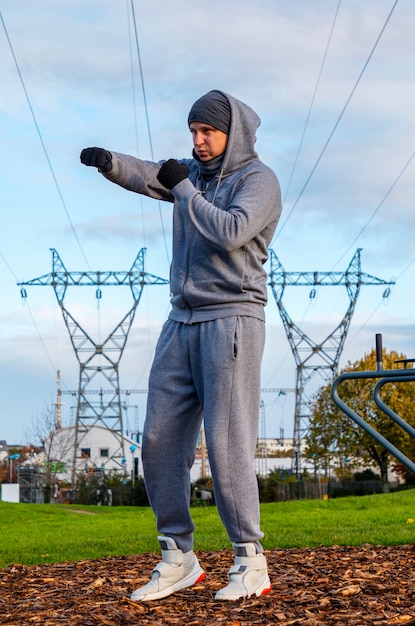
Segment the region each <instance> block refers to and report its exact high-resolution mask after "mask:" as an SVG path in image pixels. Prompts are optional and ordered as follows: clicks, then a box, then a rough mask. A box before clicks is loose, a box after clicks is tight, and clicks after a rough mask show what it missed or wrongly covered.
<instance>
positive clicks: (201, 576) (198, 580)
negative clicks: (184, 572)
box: [193, 572, 206, 585]
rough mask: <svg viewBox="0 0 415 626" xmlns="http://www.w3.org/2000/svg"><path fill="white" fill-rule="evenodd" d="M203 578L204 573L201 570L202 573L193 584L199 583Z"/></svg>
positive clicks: (204, 576)
mask: <svg viewBox="0 0 415 626" xmlns="http://www.w3.org/2000/svg"><path fill="white" fill-rule="evenodd" d="M205 578H206V573H205V572H202V574H200V576H199V578H198V579H197V580H196V581H195V582H194V583H193V584H194V585H197V583H201V582H202V580H205Z"/></svg>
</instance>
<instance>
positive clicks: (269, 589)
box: [261, 585, 272, 596]
mask: <svg viewBox="0 0 415 626" xmlns="http://www.w3.org/2000/svg"><path fill="white" fill-rule="evenodd" d="M270 591H272V585H270V586H269V587H267V588H266V589H264V590H263V591H261V596H265V595H266V594H267V593H269V592H270Z"/></svg>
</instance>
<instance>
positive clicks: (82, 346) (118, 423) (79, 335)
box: [18, 248, 169, 482]
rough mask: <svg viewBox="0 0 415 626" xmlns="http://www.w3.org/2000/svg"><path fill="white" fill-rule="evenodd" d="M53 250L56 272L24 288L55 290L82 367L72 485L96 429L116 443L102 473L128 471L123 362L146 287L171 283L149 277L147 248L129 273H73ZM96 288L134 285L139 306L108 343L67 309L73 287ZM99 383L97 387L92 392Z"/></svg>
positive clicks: (113, 332) (25, 283)
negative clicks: (97, 338)
mask: <svg viewBox="0 0 415 626" xmlns="http://www.w3.org/2000/svg"><path fill="white" fill-rule="evenodd" d="M51 251H52V272H51V273H50V274H45V275H43V276H40V277H39V278H33V279H32V280H29V281H27V282H22V283H18V284H19V285H22V295H23V296H25V295H26V292H25V289H24V288H23V286H33V285H42V286H44V285H48V286H52V287H53V289H54V291H55V295H56V299H57V301H58V303H59V306H60V309H61V312H62V316H63V319H64V321H65V325H66V328H67V329H68V332H69V336H70V339H71V343H72V347H73V349H74V351H75V355H76V358H77V360H78V362H79V385H78V395H77V407H76V421H75V442H74V455H73V466H72V481H73V482H74V480H75V475H76V472H78V471H80V470H81V469H82V463H84V464H85V450H84V451H83V453H82V448H81V446H82V439H83V438H84V437H85V436H86V434H87V433H88V431H89V430H90V429H91V428H92V427H93V426H100V427H101V428H106V429H107V430H108V432H109V433H110V434H111V435H112V436H113V437H114V438H115V445H114V451H113V453H112V454H110V455H109V456H108V457H107V458H106V459H105V462H104V463H103V465H101V469H105V466H106V465H107V464H108V463H109V461H111V460H112V461H114V462H115V463H116V464H117V465H118V466H119V468H120V469H124V466H125V453H124V438H123V424H122V405H121V395H120V383H119V362H120V360H121V357H122V354H123V351H124V348H125V345H126V343H127V338H128V334H129V332H130V329H131V326H132V323H133V321H134V316H135V312H136V310H137V306H138V304H139V302H140V298H141V294H142V291H143V288H144V286H145V285H166V284H168V282H169V281H168V280H166V279H163V278H159V277H157V276H153V275H152V274H147V273H146V272H145V271H144V254H145V248H142V249H141V250H140V251H139V253H138V255H137V257H136V259H135V261H134V263H133V264H132V266H131V269H130V270H129V271H123V272H119V271H115V272H114V271H104V272H100V271H98V272H92V271H87V272H68V270H67V269H66V267H65V266H64V264H63V262H62V260H61V258H60V257H59V255H58V253H57V252H56V250H54V249H53V248H52V249H51ZM73 286H75V287H81V286H88V287H91V286H96V287H97V290H96V296H97V298H100V297H101V288H102V287H107V286H128V287H130V290H131V294H132V296H133V304H132V306H131V308H130V310H129V311H128V313H126V315H125V316H124V317H123V319H122V320H121V322H119V324H117V326H116V327H115V328H114V330H112V332H110V334H109V335H108V337H107V338H106V339H105V340H104V341H103V342H102V343H97V342H95V341H94V340H93V339H92V338H91V337H90V335H89V334H88V333H87V332H86V331H85V330H84V329H83V328H82V327H81V326H80V324H79V323H78V322H77V321H76V319H75V318H74V317H73V315H72V314H71V313H70V312H69V311H68V309H67V308H66V307H65V305H64V298H65V294H66V290H67V289H68V287H73ZM92 383H94V386H95V388H94V389H91V388H90V387H91V384H92Z"/></svg>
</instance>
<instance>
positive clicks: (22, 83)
mask: <svg viewBox="0 0 415 626" xmlns="http://www.w3.org/2000/svg"><path fill="white" fill-rule="evenodd" d="M0 20H1V23H2V25H3V29H4V33H5V35H6V39H7V43H8V44H9V48H10V52H11V55H12V57H13V61H14V64H15V66H16V70H17V74H18V76H19V79H20V84H21V86H22V89H23V92H24V94H25V97H26V102H27V104H28V107H29V110H30V113H31V116H32V119H33V122H34V125H35V128H36V131H37V135H38V137H39V140H40V143H41V146H42V149H43V153H44V155H45V158H46V161H47V163H48V166H49V170H50V173H51V175H52V178H53V182H54V183H55V187H56V190H57V192H58V196H59V199H60V201H61V204H62V206H63V209H64V211H65V213H66V217H67V219H68V222H69V225H70V227H71V229H72V232H73V235H74V237H75V240H76V242H77V244H78V247H79V249H80V251H81V254H82V256H83V258H84V260H85V263H86V264H87V267H88V269H91V268H90V266H89V263H88V260H87V258H86V255H85V253H84V250H83V248H82V246H81V242H80V240H79V238H78V235H77V233H76V231H75V227H74V225H73V223H72V220H71V217H70V215H69V211H68V208H67V206H66V203H65V200H64V198H63V195H62V192H61V189H60V186H59V183H58V180H57V178H56V175H55V171H54V169H53V166H52V162H51V160H50V158H49V154H48V151H47V149H46V145H45V142H44V141H43V137H42V133H41V131H40V127H39V124H38V122H37V119H36V115H35V112H34V110H33V106H32V103H31V101H30V98H29V94H28V91H27V89H26V85H25V82H24V80H23V76H22V73H21V71H20V67H19V63H18V61H17V57H16V55H15V53H14V49H13V46H12V42H11V40H10V37H9V33H8V31H7V28H6V24H5V22H4V19H3V16H2V13H1V11H0Z"/></svg>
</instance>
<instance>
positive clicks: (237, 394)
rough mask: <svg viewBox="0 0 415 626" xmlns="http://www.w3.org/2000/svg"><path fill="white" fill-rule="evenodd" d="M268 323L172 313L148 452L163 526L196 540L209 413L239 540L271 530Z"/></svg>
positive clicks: (224, 511) (229, 520) (187, 543)
mask: <svg viewBox="0 0 415 626" xmlns="http://www.w3.org/2000/svg"><path fill="white" fill-rule="evenodd" d="M264 341H265V324H264V322H262V321H261V320H259V319H256V318H254V317H246V316H242V317H226V318H222V319H217V320H213V321H208V322H201V323H196V324H182V323H179V322H174V321H172V320H168V321H167V322H166V323H165V325H164V326H163V329H162V332H161V335H160V338H159V341H158V344H157V349H156V354H155V358H154V362H153V365H152V368H151V372H150V380H149V394H148V403H147V416H146V420H145V424H144V433H143V442H142V445H143V447H142V456H143V466H144V479H145V484H146V489H147V493H148V496H149V500H150V504H151V506H152V508H153V511H154V513H155V515H156V519H157V528H158V531H159V532H160V533H162V534H165V535H168V536H171V537H173V538H174V539H175V540H176V543H177V545H178V547H179V548H180V549H181V550H183V552H187V551H189V550H191V549H192V548H193V531H194V530H195V526H194V523H193V521H192V518H191V515H190V511H189V503H190V490H191V480H190V468H191V466H192V464H193V461H194V457H195V449H196V445H197V439H198V436H199V432H200V427H201V423H202V419H204V428H205V435H206V444H207V449H208V455H209V463H210V468H211V472H212V479H213V487H214V493H215V500H216V504H217V507H218V512H219V515H220V517H221V520H222V522H223V524H224V526H225V528H226V530H227V533H228V536H229V539H230V540H231V541H232V542H242V543H245V542H255V543H256V544H257V550H258V551H262V548H261V545H260V544H259V540H260V539H261V538H262V537H263V533H262V532H261V530H260V525H259V523H260V520H259V497H258V485H257V479H256V475H255V468H254V457H255V446H256V440H257V435H258V418H259V405H260V368H261V359H262V353H263V349H264Z"/></svg>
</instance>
